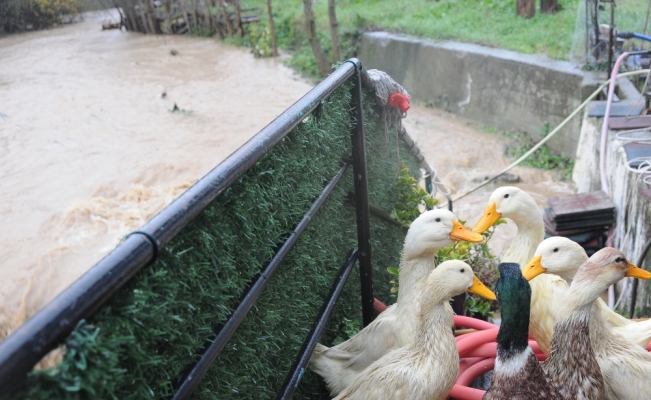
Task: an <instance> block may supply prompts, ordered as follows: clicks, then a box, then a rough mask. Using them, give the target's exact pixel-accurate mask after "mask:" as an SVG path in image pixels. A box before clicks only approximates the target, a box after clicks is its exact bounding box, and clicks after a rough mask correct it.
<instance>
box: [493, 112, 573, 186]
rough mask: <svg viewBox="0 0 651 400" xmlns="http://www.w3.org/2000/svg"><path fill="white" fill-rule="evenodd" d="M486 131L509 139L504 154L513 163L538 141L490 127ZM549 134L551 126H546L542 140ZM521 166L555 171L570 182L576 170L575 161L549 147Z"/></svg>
mask: <svg viewBox="0 0 651 400" xmlns="http://www.w3.org/2000/svg"><path fill="white" fill-rule="evenodd" d="M484 130H485V131H486V132H488V133H494V134H499V135H502V136H504V137H505V138H507V142H508V143H507V145H506V150H505V152H504V153H505V155H506V156H507V157H508V158H509V159H510V160H511V161H515V160H517V159H518V158H520V157H521V156H522V155H524V153H526V152H527V151H529V150H530V149H531V148H532V147H533V146H534V145H535V144H536V143H537V141H536V140H534V139H533V138H531V136H529V135H527V134H525V133H522V132H507V131H499V130H496V129H494V128H489V127H484ZM549 132H550V130H549V124H546V125H545V126H544V127H543V128H542V132H541V134H542V136H541V138H544V137H545V136H547V135H548V134H549ZM520 165H522V166H529V167H533V168H539V169H547V170H555V171H557V172H558V174H559V177H560V178H561V179H563V180H570V179H571V178H572V170H573V169H574V159H573V158H572V157H568V156H567V155H565V154H555V153H553V152H552V151H551V150H550V149H549V147H547V146H546V145H542V146H541V147H540V148H539V149H538V150H536V151H535V152H534V153H533V154H531V155H530V156H529V157H527V158H526V159H525V160H524V161H522V163H521V164H520Z"/></svg>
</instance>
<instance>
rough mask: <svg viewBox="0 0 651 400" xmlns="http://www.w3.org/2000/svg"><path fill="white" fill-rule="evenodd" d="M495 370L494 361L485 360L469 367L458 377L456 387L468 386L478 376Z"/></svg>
mask: <svg viewBox="0 0 651 400" xmlns="http://www.w3.org/2000/svg"><path fill="white" fill-rule="evenodd" d="M493 368H495V359H494V358H486V359H484V360H481V361H480V362H478V363H476V364H475V365H473V366H471V367H470V368H468V369H467V370H465V371H464V372H463V374H461V375H459V378H457V385H462V386H468V385H470V383H471V382H472V381H474V380H475V378H477V377H478V376H480V375H483V374H485V373H486V372H488V371H492V370H493Z"/></svg>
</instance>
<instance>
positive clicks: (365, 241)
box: [346, 61, 376, 326]
mask: <svg viewBox="0 0 651 400" xmlns="http://www.w3.org/2000/svg"><path fill="white" fill-rule="evenodd" d="M346 63H353V62H350V61H349V62H346ZM353 64H354V65H355V76H354V77H353V82H354V83H355V85H354V86H353V89H352V90H353V99H352V101H353V107H352V110H351V113H352V116H353V118H354V121H355V122H354V125H353V131H352V135H351V136H352V137H351V140H352V144H353V176H354V178H353V181H354V187H355V212H356V216H357V246H358V250H359V274H360V282H361V292H362V321H363V324H364V326H367V325H368V324H370V323H371V322H373V320H374V319H375V315H376V314H375V309H374V307H373V303H374V298H373V268H372V266H371V217H370V210H369V206H368V177H367V168H366V143H365V139H364V107H363V105H362V65H361V64H360V63H359V62H356V63H353Z"/></svg>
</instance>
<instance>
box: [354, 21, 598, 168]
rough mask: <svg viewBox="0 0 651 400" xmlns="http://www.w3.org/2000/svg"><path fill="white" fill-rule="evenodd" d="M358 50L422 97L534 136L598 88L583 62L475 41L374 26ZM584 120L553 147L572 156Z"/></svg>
mask: <svg viewBox="0 0 651 400" xmlns="http://www.w3.org/2000/svg"><path fill="white" fill-rule="evenodd" d="M360 53H361V54H360V59H361V60H362V63H363V65H364V67H365V68H366V69H372V68H377V69H380V70H382V71H385V72H387V73H388V74H389V75H391V77H393V78H394V79H395V80H396V81H397V82H398V83H400V84H402V85H403V86H404V87H405V89H407V91H408V92H409V93H410V94H411V95H412V97H413V98H415V99H417V100H420V101H423V102H427V103H431V104H432V105H434V106H435V107H439V108H444V109H447V110H448V111H451V112H454V113H457V114H461V115H463V116H464V117H467V118H469V119H472V120H475V121H478V122H481V123H483V124H485V125H486V126H491V127H495V128H497V129H500V130H509V131H520V132H526V133H528V134H529V135H531V136H532V137H533V138H534V139H539V138H540V136H541V134H542V133H543V129H544V125H545V123H549V125H550V129H553V128H554V127H556V125H558V124H559V123H560V122H561V121H563V120H564V119H565V118H566V117H567V116H568V115H569V114H570V113H571V112H572V111H573V110H574V109H575V108H576V107H577V106H579V104H581V102H582V99H583V98H585V97H587V94H589V93H590V92H591V91H592V90H594V89H592V90H589V88H590V87H592V86H594V84H593V83H590V82H587V81H584V74H583V71H581V70H580V68H579V66H578V65H577V64H573V63H570V62H564V61H554V60H551V59H549V58H547V57H544V56H538V55H525V54H519V53H516V52H512V51H507V50H501V49H494V48H489V47H485V46H480V45H474V44H466V43H456V42H447V41H434V40H427V39H417V38H413V37H408V36H402V35H394V34H389V33H385V32H371V33H366V34H364V37H363V40H362V48H361V52H360ZM586 85H587V86H588V89H586V88H585V86H586ZM595 88H596V87H595ZM586 90H587V93H585V92H586ZM580 127H581V118H576V119H575V120H573V121H572V122H571V123H570V124H569V125H567V127H566V128H564V130H563V131H561V132H560V133H559V134H558V135H556V137H555V138H554V139H552V140H550V142H549V146H550V147H551V148H552V149H553V150H555V151H558V152H563V153H565V154H567V155H570V156H573V155H574V153H575V151H576V147H577V143H578V138H579V131H580Z"/></svg>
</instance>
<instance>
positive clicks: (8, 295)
mask: <svg viewBox="0 0 651 400" xmlns="http://www.w3.org/2000/svg"><path fill="white" fill-rule="evenodd" d="M105 16H106V14H94V16H91V17H90V18H86V20H85V22H82V23H77V24H73V25H69V26H65V27H60V28H55V29H51V30H47V31H40V32H31V33H26V34H18V35H12V36H8V37H7V36H6V37H2V38H0V182H1V186H0V187H1V188H2V189H1V190H0V226H2V227H3V229H0V259H1V260H2V263H1V264H0V275H1V276H2V280H1V283H0V340H1V339H2V338H3V337H4V336H6V334H8V333H9V332H10V331H11V330H13V329H14V328H15V327H16V326H18V325H19V324H21V323H22V322H23V321H24V320H25V319H26V318H27V317H28V316H30V315H32V314H33V313H34V312H35V311H36V310H38V309H39V308H40V307H41V306H42V305H44V304H45V303H46V302H47V301H49V300H50V299H51V298H52V297H53V296H55V295H56V294H57V293H58V292H60V291H61V290H62V289H64V288H65V287H66V286H68V285H69V284H70V283H71V282H72V281H74V280H75V279H76V278H78V277H79V276H80V275H81V274H82V273H84V272H85V271H86V270H87V269H88V268H89V267H90V266H92V265H94V264H95V263H96V262H97V261H98V260H99V259H100V258H101V257H102V256H104V255H105V254H107V253H108V252H109V251H110V250H111V249H113V248H114V247H115V245H116V244H117V243H118V241H119V240H120V238H121V237H123V236H124V235H125V234H126V233H128V232H129V231H131V230H134V229H136V228H138V227H139V226H140V225H142V224H143V223H144V222H145V221H146V220H147V219H149V218H150V217H151V216H153V215H154V214H155V213H156V212H157V211H159V210H160V209H161V208H162V207H164V206H165V205H167V204H168V203H170V202H171V201H172V199H173V198H174V197H175V196H177V195H178V194H179V193H181V192H182V191H183V190H184V189H185V188H187V187H188V185H190V184H191V183H192V182H193V181H194V180H196V179H199V178H201V177H202V176H203V175H204V174H206V173H207V172H208V171H209V170H210V169H212V168H213V167H214V166H215V165H217V164H218V163H219V162H220V161H221V160H223V159H224V158H225V157H227V156H228V155H229V154H231V153H232V152H233V151H234V150H235V149H237V148H238V147H239V146H240V145H242V144H243V143H244V142H246V141H247V140H248V139H249V138H250V137H251V136H252V135H253V134H255V133H256V132H258V131H259V130H260V129H261V128H263V127H264V126H265V125H266V124H267V123H269V122H270V121H271V120H272V119H273V118H275V117H276V116H277V115H278V114H280V113H281V112H282V111H283V110H284V109H286V108H287V107H288V106H290V105H291V104H292V103H293V102H295V101H296V100H297V99H298V98H300V97H301V96H302V95H303V94H305V93H306V92H307V91H308V90H309V89H310V88H311V85H310V84H308V83H306V82H305V81H303V80H301V79H298V78H297V77H296V76H295V75H294V74H293V72H292V71H291V70H289V69H288V68H286V67H284V66H283V65H282V63H281V62H280V61H279V60H273V59H264V60H261V59H254V58H253V56H252V55H251V54H250V53H249V52H248V51H247V50H245V49H240V48H233V47H228V46H224V45H222V44H221V43H219V42H218V41H216V40H215V39H199V38H190V37H178V36H153V35H152V36H147V35H142V34H137V33H127V32H124V31H122V32H121V31H118V30H110V31H102V30H101V23H102V20H103V19H105ZM172 50H175V51H176V52H178V54H177V55H172V54H171V51H172ZM175 104H176V105H177V107H178V108H179V110H178V111H177V112H171V111H170V110H173V109H174V105H175Z"/></svg>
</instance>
